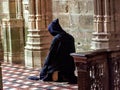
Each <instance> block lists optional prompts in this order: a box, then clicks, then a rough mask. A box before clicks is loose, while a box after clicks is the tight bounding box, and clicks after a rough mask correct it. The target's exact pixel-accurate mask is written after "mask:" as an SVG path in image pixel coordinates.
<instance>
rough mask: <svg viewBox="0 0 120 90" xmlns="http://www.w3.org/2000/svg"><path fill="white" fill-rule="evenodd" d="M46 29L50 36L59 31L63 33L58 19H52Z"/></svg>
mask: <svg viewBox="0 0 120 90" xmlns="http://www.w3.org/2000/svg"><path fill="white" fill-rule="evenodd" d="M48 31H49V32H50V34H51V35H52V36H56V35H57V34H60V33H65V31H64V30H63V29H62V27H61V26H60V24H59V20H58V19H55V20H53V21H52V22H51V23H50V24H49V26H48Z"/></svg>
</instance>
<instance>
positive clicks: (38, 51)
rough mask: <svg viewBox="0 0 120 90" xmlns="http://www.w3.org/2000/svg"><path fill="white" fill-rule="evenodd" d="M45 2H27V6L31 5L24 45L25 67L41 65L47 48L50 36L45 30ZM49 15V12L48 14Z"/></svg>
mask: <svg viewBox="0 0 120 90" xmlns="http://www.w3.org/2000/svg"><path fill="white" fill-rule="evenodd" d="M33 1H34V4H33ZM49 1H51V0H49ZM49 1H48V2H49ZM46 3H47V1H46V0H30V2H29V5H30V6H29V7H31V9H30V15H29V22H30V23H31V25H30V26H29V29H28V35H27V42H26V46H25V66H27V67H42V65H43V62H44V59H45V57H46V55H47V52H48V49H49V45H50V41H51V37H50V34H49V32H48V30H47V26H48V23H47V22H48V21H47V19H46V17H48V16H46V13H47V11H46V8H47V6H46ZM48 5H51V3H49V4H48ZM51 15H52V14H49V16H51ZM31 16H32V17H31ZM48 20H49V19H48ZM49 22H50V21H49Z"/></svg>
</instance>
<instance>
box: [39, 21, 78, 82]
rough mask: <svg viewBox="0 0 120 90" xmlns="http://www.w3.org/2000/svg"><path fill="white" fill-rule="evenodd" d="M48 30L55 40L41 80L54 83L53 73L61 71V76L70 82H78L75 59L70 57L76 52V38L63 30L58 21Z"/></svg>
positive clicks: (50, 25)
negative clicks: (75, 72)
mask: <svg viewBox="0 0 120 90" xmlns="http://www.w3.org/2000/svg"><path fill="white" fill-rule="evenodd" d="M48 30H49V32H50V34H51V35H52V36H54V38H53V40H52V43H51V46H50V49H49V53H48V55H47V57H46V59H45V62H44V66H43V68H42V70H41V71H40V79H41V80H43V81H52V78H51V75H52V73H53V72H54V71H59V72H60V73H61V75H63V76H64V77H65V78H67V80H68V82H74V81H75V82H76V77H75V74H74V71H75V64H74V60H73V57H71V56H70V53H73V52H75V45H74V38H73V37H72V36H71V35H70V34H68V33H66V32H65V31H64V30H63V29H62V28H61V26H60V24H59V20H58V19H55V20H54V21H52V22H51V23H50V24H49V26H48ZM61 81H62V79H61Z"/></svg>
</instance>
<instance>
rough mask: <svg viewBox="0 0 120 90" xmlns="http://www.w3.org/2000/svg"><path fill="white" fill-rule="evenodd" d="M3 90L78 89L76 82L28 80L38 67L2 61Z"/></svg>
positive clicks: (35, 73) (36, 72)
mask: <svg viewBox="0 0 120 90" xmlns="http://www.w3.org/2000/svg"><path fill="white" fill-rule="evenodd" d="M2 75H3V90H78V86H77V84H73V85H71V84H67V83H65V82H64V83H59V82H43V81H33V80H29V79H28V76H37V75H39V68H28V67H27V68H26V67H24V66H22V65H10V64H6V63H2Z"/></svg>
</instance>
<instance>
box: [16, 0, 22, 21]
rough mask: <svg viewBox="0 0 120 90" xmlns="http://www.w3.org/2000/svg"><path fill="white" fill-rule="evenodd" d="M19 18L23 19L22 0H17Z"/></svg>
mask: <svg viewBox="0 0 120 90" xmlns="http://www.w3.org/2000/svg"><path fill="white" fill-rule="evenodd" d="M17 11H18V12H17V18H18V19H23V6H22V0H17Z"/></svg>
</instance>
